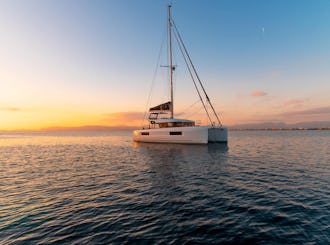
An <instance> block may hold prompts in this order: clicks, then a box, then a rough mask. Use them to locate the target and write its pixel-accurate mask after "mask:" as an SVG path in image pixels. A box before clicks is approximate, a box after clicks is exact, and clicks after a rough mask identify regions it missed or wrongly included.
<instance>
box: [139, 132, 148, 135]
mask: <svg viewBox="0 0 330 245" xmlns="http://www.w3.org/2000/svg"><path fill="white" fill-rule="evenodd" d="M141 135H149V132H142V133H141Z"/></svg>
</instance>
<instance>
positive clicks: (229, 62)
mask: <svg viewBox="0 0 330 245" xmlns="http://www.w3.org/2000/svg"><path fill="white" fill-rule="evenodd" d="M171 2H172V6H173V7H172V16H173V19H174V20H175V22H176V24H177V26H178V28H179V29H180V31H181V34H182V36H183V39H184V41H185V43H186V45H187V47H188V50H189V51H190V54H191V56H192V58H193V61H194V63H195V65H196V66H197V68H198V71H199V75H200V76H201V78H202V80H203V81H204V83H205V86H206V88H207V90H208V92H209V93H210V96H211V98H212V99H213V101H214V103H215V105H216V108H217V110H218V111H220V112H221V113H222V117H223V121H224V123H225V124H226V123H227V124H237V123H243V122H253V121H267V120H268V121H269V120H270V121H286V122H295V121H301V120H306V121H308V120H317V121H319V120H330V98H329V97H330V96H329V94H330V69H329V67H330V14H329V13H330V1H326V0H324V1H307V0H299V1H298V0H290V1H284V0H283V1H282V0H276V1H275V0H273V1H271V0H269V1H261V0H259V1H246V0H245V1H243V0H241V1H235V0H226V1H221V0H218V1H194V0H190V1H188V0H180V1H171ZM167 4H168V1H156V0H145V1H137V0H134V1H133V0H120V1H119V0H116V1H115V0H112V1H101V0H99V1H82V0H79V1H64V0H57V1H55V0H54V1H42V0H38V1H36V0H31V1H23V0H20V1H18V0H11V1H1V2H0V31H1V33H2V35H1V38H0V65H1V67H2V69H1V70H0V96H1V97H0V108H2V109H0V113H2V114H3V117H6V118H8V120H7V121H6V122H2V123H1V121H0V126H1V124H2V125H3V127H4V128H5V127H7V126H6V125H7V124H10V120H19V118H20V117H26V116H28V115H29V113H30V114H33V113H34V115H30V116H31V118H32V117H34V116H36V115H37V114H38V113H39V114H40V116H38V117H36V118H38V120H39V122H40V119H41V118H42V121H43V122H44V124H42V125H40V126H47V125H50V126H51V125H55V124H61V123H62V124H65V125H66V124H68V121H70V120H71V121H72V119H71V118H70V117H69V116H67V118H66V119H65V120H64V119H63V122H61V120H59V121H56V120H54V118H57V117H59V116H60V115H63V114H65V115H68V114H73V115H76V117H78V118H81V121H79V120H78V121H77V120H75V124H74V125H78V124H82V125H84V124H90V123H92V124H105V123H109V122H110V121H111V120H113V121H116V120H117V119H116V118H115V117H114V116H113V115H117V116H118V115H121V117H120V118H122V119H123V120H124V118H125V115H126V116H127V118H129V120H133V119H132V115H138V114H139V113H141V112H142V113H143V111H144V110H145V105H146V100H147V96H148V93H149V89H150V84H151V80H152V76H153V73H154V70H155V65H156V62H157V56H158V52H159V48H160V46H161V43H162V40H163V37H164V34H165V33H166V14H167V13H166V6H167ZM178 56H179V55H178V54H177V56H176V57H178ZM165 57H166V56H165V55H164V56H162V58H163V59H164V58H165ZM176 61H177V62H178V64H177V65H178V69H177V74H176V78H177V79H176V101H177V102H178V103H177V109H178V111H180V110H182V109H183V108H185V107H186V106H189V104H191V103H193V102H194V101H195V100H196V95H195V94H194V95H193V96H195V97H194V98H192V99H191V101H189V102H188V100H189V99H190V95H189V93H190V92H191V93H194V92H193V89H192V84H191V83H190V81H188V78H185V76H184V75H185V74H186V71H185V68H184V65H183V64H179V62H180V59H179V58H178V59H177V60H176ZM164 62H165V60H162V63H164ZM160 70H161V69H160ZM160 73H164V71H160ZM161 79H162V78H161ZM157 88H158V89H159V88H161V89H162V94H161V95H160V97H164V94H165V95H167V90H166V86H165V85H161V86H160V87H155V89H157ZM182 90H184V91H182ZM164 91H165V92H164ZM180 91H181V92H180ZM188 92H189V93H188ZM165 97H166V96H165ZM161 102H162V101H160V100H159V98H158V99H157V96H154V97H153V101H152V103H161ZM6 108H7V109H6ZM8 108H17V109H19V110H8ZM320 108H321V109H322V110H319V111H322V113H315V114H313V115H309V116H307V115H306V114H304V113H303V112H304V111H306V110H309V111H311V110H312V111H313V110H314V109H315V110H316V111H317V109H320ZM45 111H47V113H48V114H47V113H45ZM299 111H301V112H302V114H301V115H304V116H301V117H297V112H299ZM290 112H292V115H293V116H292V117H288V116H287V115H289V114H290ZM125 113H126V114H125ZM134 113H135V114H134ZM288 113H289V114H288ZM42 114H43V115H45V116H44V118H43V117H42V116H41V115H42ZM298 114H299V113H298ZM47 115H48V116H47ZM107 115H108V116H109V115H110V119H109V120H108V119H104V118H106V117H107ZM111 115H112V116H111ZM283 115H286V116H285V117H283ZM91 117H94V118H95V121H93V120H91V119H90V118H91ZM117 121H118V120H117ZM133 121H134V120H133ZM22 123H23V124H22V126H19V125H16V126H15V127H25V126H24V123H26V125H27V126H26V127H30V126H29V125H34V124H33V123H36V122H33V120H32V119H31V120H30V121H28V122H25V121H24V120H23V122H22ZM31 127H32V126H31Z"/></svg>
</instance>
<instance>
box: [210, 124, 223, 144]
mask: <svg viewBox="0 0 330 245" xmlns="http://www.w3.org/2000/svg"><path fill="white" fill-rule="evenodd" d="M227 141H228V128H226V127H209V128H208V142H210V143H225V142H227Z"/></svg>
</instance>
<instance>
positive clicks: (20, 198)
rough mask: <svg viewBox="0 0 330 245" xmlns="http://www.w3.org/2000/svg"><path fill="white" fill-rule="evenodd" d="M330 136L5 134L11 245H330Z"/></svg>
mask: <svg viewBox="0 0 330 245" xmlns="http://www.w3.org/2000/svg"><path fill="white" fill-rule="evenodd" d="M329 149H330V133H329V132H328V131H322V132H319V131H313V132H310V131H304V132H300V131H299V132H230V142H229V145H228V146H227V145H223V144H212V145H208V146H197V145H196V146H187V145H171V144H166V145H163V144H136V143H134V144H132V143H131V139H130V135H128V134H126V133H117V134H104V133H95V134H88V135H81V134H69V135H68V134H45V133H43V134H30V135H29V134H23V135H20V134H14V135H0V164H1V168H0V186H1V189H0V194H1V195H0V243H1V244H26V243H31V244H50V243H64V244H85V243H91V244H108V243H132V242H134V243H166V244H167V243H169V244H172V243H175V244H177V243H180V244H181V243H183V244H185V243H211V244H212V243H221V244H301V243H306V244H329V243H330V225H329V224H330V188H329V186H330V151H329Z"/></svg>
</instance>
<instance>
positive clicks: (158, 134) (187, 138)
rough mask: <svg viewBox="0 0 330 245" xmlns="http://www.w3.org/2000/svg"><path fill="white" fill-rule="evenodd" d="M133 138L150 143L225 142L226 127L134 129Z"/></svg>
mask: <svg viewBox="0 0 330 245" xmlns="http://www.w3.org/2000/svg"><path fill="white" fill-rule="evenodd" d="M133 140H134V141H137V142H150V143H183V144H207V143H208V142H227V128H220V127H207V126H197V127H172V128H155V129H140V130H134V132H133Z"/></svg>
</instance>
